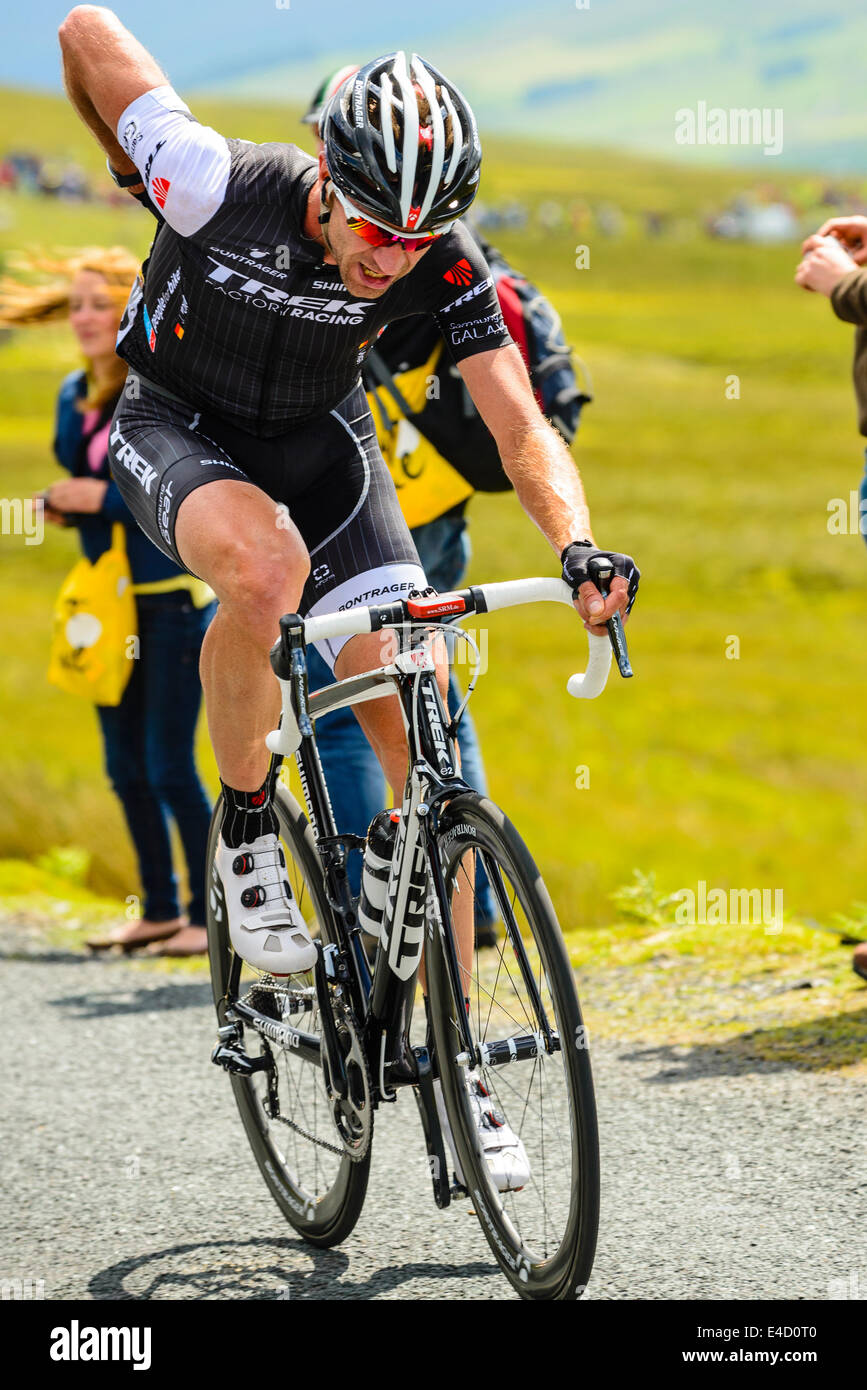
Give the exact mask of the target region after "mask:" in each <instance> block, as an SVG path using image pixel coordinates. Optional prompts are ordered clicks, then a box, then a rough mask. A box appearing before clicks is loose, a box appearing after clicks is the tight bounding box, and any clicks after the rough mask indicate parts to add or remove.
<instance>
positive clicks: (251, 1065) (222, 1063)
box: [211, 1042, 270, 1076]
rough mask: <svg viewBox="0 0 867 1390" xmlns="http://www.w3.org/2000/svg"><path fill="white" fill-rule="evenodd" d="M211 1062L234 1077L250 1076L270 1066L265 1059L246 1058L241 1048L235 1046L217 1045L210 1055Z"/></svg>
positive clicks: (263, 1057)
mask: <svg viewBox="0 0 867 1390" xmlns="http://www.w3.org/2000/svg"><path fill="white" fill-rule="evenodd" d="M211 1061H212V1062H213V1063H214V1064H215V1066H218V1067H222V1068H223V1069H224V1070H225V1071H228V1072H232V1073H233V1074H234V1075H235V1076H252V1075H253V1073H254V1072H256V1071H265V1070H266V1069H267V1068H268V1067H269V1066H270V1061H269V1059H268V1058H267V1057H265V1056H262V1057H248V1056H247V1053H246V1052H245V1051H244V1049H243V1048H242V1047H239V1046H238V1045H237V1044H234V1045H233V1044H231V1043H230V1044H226V1043H221V1042H220V1043H217V1046H216V1047H215V1048H214V1050H213V1052H212V1053H211Z"/></svg>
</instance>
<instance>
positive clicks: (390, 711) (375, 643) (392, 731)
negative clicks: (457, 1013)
mask: <svg viewBox="0 0 867 1390" xmlns="http://www.w3.org/2000/svg"><path fill="white" fill-rule="evenodd" d="M382 641H383V634H382V633H381V632H375V633H374V632H372V633H370V634H369V635H368V634H367V633H365V634H364V635H363V636H360V637H352V638H350V640H349V641H348V642H347V643H346V645H345V647H343V649H342V650H341V652H340V653H339V655H338V657H337V660H336V662H335V663H334V674H335V676H336V677H337V679H338V680H342V679H344V678H345V677H346V676H354V675H357V674H359V673H360V672H362V671H370V670H374V669H375V668H376V667H377V666H381V665H382V661H383V645H382ZM437 683H438V684H439V688H440V694H441V695H442V697H443V703H444V704H445V702H446V700H447V698H448V684H449V668H448V658H447V657H446V655H445V652H444V651H442V652H441V653H438V654H437ZM353 710H354V712H355V714H356V716H357V717H358V721H359V723H360V724H361V727H362V728H363V730H364V732H365V734H366V735H367V738H368V739H369V741H370V745H371V747H372V748H373V751H374V752H375V753H376V756H377V757H378V758H379V761H380V763H381V765H382V770H383V772H384V773H385V777H386V781H387V782H388V784H389V786H390V787H391V788H392V790H393V792H394V794H395V796H396V797H397V799H398V800H399V799H400V798H401V796H402V795H403V786H404V782H405V781H406V773H407V761H408V757H409V752H408V749H407V742H406V731H405V729H404V726H403V716H402V714H401V712H400V704H399V703H398V699H397V696H396V695H395V696H394V697H393V698H386V699H383V700H370V701H369V702H367V703H365V704H362V705H354V706H353ZM458 757H459V758H460V752H458ZM472 880H473V874H472V870H471V869H470V870H469V881H470V882H472ZM473 905H474V898H473V895H472V894H471V893H464V894H463V895H461V896H459V897H458V898H457V903H456V907H455V911H454V923H455V933H456V935H457V947H458V958H459V960H460V963H461V968H462V970H463V971H464V973H465V974H466V975H467V976H469V972H470V969H471V967H472V959H473V932H474V921H473ZM420 978H421V983H422V988H423V989H426V986H425V978H424V962H423V961H422V969H421V976H420Z"/></svg>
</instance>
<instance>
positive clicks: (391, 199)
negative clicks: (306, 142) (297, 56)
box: [320, 52, 482, 237]
mask: <svg viewBox="0 0 867 1390" xmlns="http://www.w3.org/2000/svg"><path fill="white" fill-rule="evenodd" d="M320 135H321V138H322V140H323V141H324V144H325V159H326V163H327V164H328V172H329V174H330V175H331V178H332V181H333V182H334V185H335V187H336V189H337V191H338V193H339V194H342V195H343V198H342V199H341V201H344V200H346V201H348V202H350V203H351V204H353V205H355V206H357V208H358V209H359V211H361V213H362V214H363V215H364V216H365V217H366V218H368V220H369V221H371V222H375V223H376V224H377V225H378V226H381V227H384V228H386V229H387V230H388V231H391V232H395V233H397V234H399V235H401V236H404V237H412V236H421V235H425V234H426V233H429V232H432V231H438V230H442V229H443V227H444V226H446V225H448V224H450V223H452V222H453V221H454V220H455V219H456V218H458V217H460V216H462V214H463V213H465V212H466V210H467V208H468V207H469V206H470V203H471V202H472V201H473V198H474V197H475V196H476V190H477V189H478V186H479V166H480V164H481V160H482V150H481V146H480V145H479V136H478V131H477V130H476V122H475V118H474V116H473V113H472V111H471V110H470V108H469V106H468V105H467V103H466V101H465V100H464V98H463V97H462V96H461V94H460V92H459V91H458V89H457V87H455V86H454V85H453V84H452V83H451V82H449V81H447V79H446V78H445V77H443V75H442V73H440V72H438V71H437V69H436V68H435V67H433V66H432V65H431V64H430V63H428V62H425V60H424V59H423V58H420V57H419V56H418V54H417V53H414V54H413V55H412V58H411V59H409V60H408V59H407V55H406V54H405V53H402V52H399V53H389V54H387V55H386V56H385V57H384V58H376V59H374V61H373V62H372V63H366V64H365V65H364V67H362V68H359V70H358V72H357V73H356V74H355V76H354V77H351V78H348V79H347V80H346V81H345V82H344V83H343V84H342V85H341V87H340V88H339V89H338V90H337V91H336V92H335V93H334V95H333V96H332V97H331V100H330V101H329V103H328V106H327V107H326V109H325V111H324V112H323V113H322V119H321V122H320Z"/></svg>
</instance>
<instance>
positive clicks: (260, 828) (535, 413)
mask: <svg viewBox="0 0 867 1390" xmlns="http://www.w3.org/2000/svg"><path fill="white" fill-rule="evenodd" d="M60 42H61V48H62V51H63V58H64V75H65V80H66V84H67V90H68V92H69V96H70V99H71V100H72V102H73V105H74V106H75V108H76V110H77V111H78V112H79V114H80V115H81V117H82V118H83V119H84V120H85V122H86V123H87V124H88V125H89V126H90V128H91V130H92V131H93V132H94V134H95V135H96V137H97V139H98V140H99V141H100V143H101V144H102V146H103V148H104V149H105V151H106V154H107V155H108V160H109V166H110V168H111V169H113V170H114V172H115V174H116V176H118V177H119V178H120V179H121V180H122V182H123V184H124V185H126V186H129V187H130V189H131V190H132V191H133V192H134V193H135V191H136V190H137V189H138V188H139V187H142V188H143V194H144V195H147V196H148V197H149V198H150V199H151V201H152V202H153V203H155V204H156V205H157V206H158V208H159V210H160V213H161V217H162V218H163V219H164V220H163V221H162V223H161V225H160V227H159V229H158V231H157V234H156V237H155V239H154V244H153V247H152V249H151V254H150V257H149V260H148V263H147V271H146V278H145V279H144V282H143V283H142V280H141V279H139V280H138V281H137V282H136V284H135V286H134V287H133V290H132V292H131V295H130V300H129V303H128V306H127V312H126V315H125V318H124V320H123V321H122V323H121V328H120V332H119V337H118V351H119V352H120V355H121V356H122V357H124V358H125V359H126V361H127V362H128V363H129V364H130V367H131V369H132V370H131V373H130V376H129V378H128V382H127V389H126V391H125V393H124V396H123V397H122V398H121V401H120V403H119V405H118V408H117V410H116V412H115V416H114V420H113V422H112V430H111V435H110V449H111V458H112V469H113V473H114V476H115V478H116V480H117V483H118V486H119V488H120V490H121V492H122V494H123V496H124V498H125V500H126V501H127V504H128V505H129V507H130V509H131V510H132V511H133V513H134V514H135V515H136V516H137V518H138V521H139V524H140V525H141V526H142V528H143V530H144V531H145V532H146V534H147V535H149V536H150V538H151V539H152V540H153V541H154V543H155V544H157V545H159V546H160V548H161V549H163V550H164V551H165V553H166V554H167V555H169V556H171V557H172V558H173V559H175V560H176V561H177V562H178V563H180V564H182V565H183V566H184V567H185V568H186V569H187V570H189V571H190V573H192V574H194V575H197V576H198V577H199V578H201V579H203V580H205V581H206V582H207V583H209V584H210V585H211V587H212V588H213V589H214V591H215V592H216V594H217V596H218V598H219V600H220V607H219V609H218V612H217V615H216V617H215V618H214V620H213V622H212V624H211V625H210V627H209V629H208V633H207V636H206V638H205V642H204V645H203V649H202V679H203V686H204V690H205V701H206V708H207V712H208V719H209V725H210V730H211V737H212V742H213V744H214V751H215V755H216V758H217V763H218V767H219V772H220V777H221V780H222V784H223V788H224V794H225V800H226V815H225V819H224V824H223V830H222V835H221V838H220V844H219V847H218V851H217V867H218V871H219V873H220V876H221V878H222V880H223V883H224V886H225V890H226V895H227V902H228V914H229V928H230V939H231V941H232V945H233V947H234V949H235V950H236V951H237V952H238V953H239V955H240V956H241V957H242V958H243V959H245V960H247V961H248V962H249V963H250V964H251V965H253V966H254V967H255V968H257V969H260V970H267V971H270V972H271V973H274V974H284V975H285V974H291V973H293V972H295V971H299V970H305V969H308V968H310V966H311V964H312V963H313V960H314V958H315V947H314V945H313V943H312V941H311V940H310V937H309V934H308V933H307V929H306V926H305V925H304V921H303V918H302V916H301V913H300V912H299V911H298V909H297V907H296V905H295V904H294V902H293V901H292V899H291V896H290V894H289V889H288V884H287V883H286V882H285V879H284V875H283V869H282V855H281V851H280V848H279V842H278V839H277V834H276V830H277V825H276V818H275V816H274V811H273V806H272V795H273V787H274V781H275V767H274V765H273V764H272V765H270V766H269V765H268V762H267V754H266V753H265V750H264V737H265V734H266V732H267V731H268V730H269V729H271V728H273V727H274V725H275V723H276V718H277V713H278V708H279V701H278V690H277V684H276V682H275V681H274V679H273V677H272V674H271V670H270V665H269V661H268V652H269V649H270V647H271V645H272V643H273V641H274V639H275V636H276V633H277V624H278V618H279V616H280V615H281V614H282V613H285V612H290V611H296V610H297V611H301V612H303V613H305V614H307V615H310V614H316V613H321V612H329V611H332V610H334V609H344V608H348V607H353V606H356V605H363V604H366V603H369V602H371V601H373V600H375V599H376V598H380V597H384V596H388V598H393V597H394V596H395V595H400V594H408V593H409V592H410V591H412V590H413V589H424V587H425V582H426V581H425V575H424V571H423V570H422V567H421V565H420V564H419V561H418V556H417V554H416V551H415V547H414V546H413V544H412V540H411V538H410V536H409V532H408V530H407V527H406V523H405V522H404V520H403V518H402V516H401V513H400V508H399V506H398V504H397V498H396V494H395V491H394V486H393V484H392V482H391V479H390V477H389V475H388V471H387V469H386V468H385V465H384V463H383V461H382V458H381V455H380V454H379V450H378V448H377V446H376V441H375V434H374V430H373V426H372V422H371V419H370V414H369V412H368V410H367V406H366V402H365V399H364V394H363V391H362V388H361V386H360V383H359V369H360V366H361V364H362V363H363V361H364V357H365V354H366V352H367V350H368V349H369V347H370V345H371V343H372V342H373V341H374V339H375V338H376V335H377V332H378V330H379V328H381V327H382V326H383V325H384V324H385V323H387V322H390V321H392V320H394V319H397V318H402V317H406V316H408V315H410V314H413V313H419V312H427V313H431V314H433V315H434V317H435V318H436V320H437V323H438V325H439V326H440V329H441V331H442V332H443V334H444V336H445V339H446V343H447V344H448V346H449V350H450V352H451V355H452V357H453V359H454V360H455V361H456V363H457V364H458V366H459V368H460V371H461V374H462V376H463V378H464V380H465V382H466V385H467V388H468V390H469V391H470V394H471V396H472V397H473V400H474V402H475V404H476V406H477V408H478V410H479V412H480V414H481V415H482V417H483V418H484V420H485V422H486V424H487V425H488V427H489V428H490V430H491V433H492V434H493V436H494V438H495V439H496V441H497V445H498V448H499V449H500V453H501V456H502V460H503V466H504V468H505V469H506V471H507V473H508V475H509V477H510V478H511V480H512V482H513V483H514V485H515V489H516V491H517V493H518V497H519V500H520V501H521V503H522V505H523V506H524V508H525V510H526V511H527V512H528V513H529V515H530V516H531V517H532V519H533V520H534V521H535V522H536V524H537V525H538V526H539V528H540V529H541V531H542V532H543V534H544V535H545V536H546V537H547V539H548V540H549V542H550V544H551V545H552V546H553V548H554V549H555V551H556V552H557V553H558V554H559V555H560V557H561V562H562V565H563V572H564V575H565V577H566V578H567V580H568V582H569V583H570V584H571V585H572V588H573V592H574V593H575V604H576V607H577V609H578V612H579V614H580V615H581V617H582V618H583V619H584V621H585V625H586V626H588V627H589V628H590V630H591V631H595V632H600V633H601V632H604V631H605V628H604V626H603V624H604V623H605V622H606V621H607V620H608V619H609V618H610V617H611V616H612V615H613V614H614V613H615V612H617V611H622V612H624V613H626V612H628V609H629V608H630V607H631V604H632V601H633V599H634V597H635V592H636V589H637V585H638V571H637V569H636V567H635V565H634V563H633V562H632V560H631V559H630V558H629V557H628V556H624V555H619V554H615V555H614V556H613V563H614V567H615V570H616V575H615V578H614V579H613V581H612V586H611V593H610V594H609V595H608V596H607V597H606V598H603V596H602V595H601V594H600V593H599V591H598V590H597V589H596V587H595V586H594V585H593V584H592V583H591V582H590V581H589V580H588V578H587V562H588V559H589V557H590V556H591V555H593V554H595V553H598V552H597V550H596V546H595V542H594V541H593V539H592V534H591V531H590V520H589V513H588V510H587V505H586V502H585V498H584V492H583V488H582V485H581V482H580V479H579V476H578V473H577V470H576V468H575V465H574V463H573V461H572V458H571V456H570V455H569V453H568V451H567V450H566V448H565V446H564V445H563V443H562V441H561V440H560V439H559V437H558V436H557V434H556V433H555V431H554V430H553V429H552V428H551V427H550V426H549V425H548V424H547V423H546V422H545V420H544V419H543V418H542V417H541V415H540V414H539V410H538V407H537V405H536V402H535V400H534V397H533V393H532V390H531V387H530V383H529V379H528V376H527V372H526V369H525V367H524V365H523V362H522V359H521V357H520V354H519V352H518V350H517V348H516V347H515V346H514V344H512V342H511V340H510V338H509V335H508V333H507V332H506V329H505V325H504V324H503V320H502V315H501V313H500V309H499V305H498V302H497V298H496V294H495V291H494V287H493V285H492V282H491V277H490V275H489V274H488V273H487V265H486V263H485V261H484V258H483V257H482V255H481V253H480V251H479V250H478V248H477V246H476V245H475V243H474V242H473V240H472V238H471V237H470V236H469V235H468V234H467V232H466V231H465V230H464V229H463V227H462V226H461V224H460V220H459V219H460V217H461V216H462V215H463V213H465V212H466V210H467V208H468V207H469V206H470V204H471V202H472V200H473V198H474V197H475V193H476V189H477V186H478V178H479V164H480V159H481V151H480V147H479V142H478V136H477V133H476V127H475V121H474V119H473V115H472V112H471V110H470V108H469V107H468V105H467V103H466V102H465V100H464V99H463V97H462V96H461V94H460V92H459V91H458V90H457V88H455V87H454V86H453V85H452V84H451V83H450V82H448V80H447V79H446V78H445V77H444V76H443V75H442V74H440V73H439V72H437V71H436V69H434V68H432V67H431V65H430V64H428V63H425V62H424V61H423V60H422V59H421V58H419V57H418V56H417V55H413V57H412V58H411V59H410V58H408V57H407V56H406V55H405V54H403V53H400V52H398V53H393V54H390V55H388V56H386V57H383V58H378V59H376V60H374V61H373V62H370V63H367V64H366V65H365V66H364V67H362V68H361V69H360V70H359V72H358V73H356V74H355V76H354V77H351V78H349V79H348V80H347V81H346V82H345V83H344V84H343V85H342V86H341V87H340V89H339V91H338V92H337V93H335V95H334V96H333V97H332V99H331V101H330V102H329V105H328V109H327V111H326V113H325V115H324V117H323V122H322V131H323V138H324V145H325V148H324V152H323V153H322V154H321V155H320V156H319V159H318V160H316V159H312V158H310V157H308V156H306V155H303V154H302V153H301V151H299V150H298V149H297V147H295V146H293V145H291V144H283V143H270V144H264V145H255V144H252V143H251V142H249V141H245V140H237V139H226V138H225V137H223V136H222V135H220V134H218V133H217V132H216V131H214V130H211V129H209V128H208V127H205V126H202V125H200V124H199V122H198V121H196V119H195V117H194V116H193V115H192V113H191V112H190V110H189V108H188V107H187V106H186V105H185V103H184V102H183V101H182V100H181V98H180V97H179V96H178V95H177V93H176V92H175V91H174V90H173V89H172V87H171V86H170V85H169V84H168V82H167V80H166V77H165V74H164V73H163V72H162V70H161V69H160V68H159V66H158V65H157V64H156V62H155V61H154V59H153V58H152V57H151V56H150V55H149V54H148V53H147V51H146V50H145V49H144V48H143V47H142V46H141V44H139V43H138V41H137V40H136V39H135V38H134V37H133V35H132V34H130V33H129V31H128V30H126V29H125V28H124V26H123V25H122V24H121V23H120V21H119V20H118V19H117V17H116V16H115V15H114V14H113V13H112V12H111V11H110V10H106V9H102V8H98V7H93V6H87V5H84V6H78V7H76V8H75V9H73V10H72V11H71V12H70V14H69V15H68V16H67V18H66V20H65V21H64V22H63V24H62V25H61V28H60ZM137 175H138V177H137ZM457 261H465V262H466V263H467V266H468V267H469V272H470V276H469V281H468V283H466V284H461V285H457V286H456V285H455V284H454V283H452V280H450V279H449V272H450V270H451V268H452V267H453V266H454V265H455V263H456V262H457ZM604 553H605V554H610V553H611V552H604ZM380 641H381V639H380V636H379V634H368V635H365V636H357V637H353V638H351V639H349V640H348V641H340V642H323V643H322V644H321V645H320V652H321V654H322V655H323V657H324V658H325V659H326V661H327V662H328V664H329V665H330V666H332V667H333V669H334V670H335V673H336V675H337V676H338V677H345V676H347V675H351V674H354V673H356V672H362V671H365V670H368V669H370V668H371V667H372V666H376V665H378V664H379V657H380V650H381V648H380ZM438 676H439V680H440V685H441V688H442V689H443V691H444V692H445V689H446V683H447V678H448V671H447V665H446V663H445V661H440V662H439V665H438ZM358 717H359V719H360V720H361V722H362V725H363V727H364V730H365V733H366V734H367V736H368V738H369V739H370V741H371V743H372V745H373V747H374V748H375V750H376V752H377V754H378V756H379V759H380V762H381V764H382V767H383V771H384V773H385V776H386V777H387V779H388V781H389V783H390V784H391V785H392V786H395V787H399V786H401V785H402V783H403V780H404V772H405V766H406V740H405V735H404V730H403V723H402V718H401V714H400V709H399V706H398V702H397V700H396V699H388V700H378V701H372V702H370V703H368V704H365V705H362V706H360V707H359V710H358ZM457 930H458V934H459V938H460V942H461V945H460V950H461V954H462V958H468V957H469V955H470V953H471V950H472V944H471V943H472V921H470V922H469V923H458V924H457ZM468 933H469V945H468V942H467V934H468Z"/></svg>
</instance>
